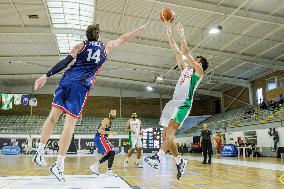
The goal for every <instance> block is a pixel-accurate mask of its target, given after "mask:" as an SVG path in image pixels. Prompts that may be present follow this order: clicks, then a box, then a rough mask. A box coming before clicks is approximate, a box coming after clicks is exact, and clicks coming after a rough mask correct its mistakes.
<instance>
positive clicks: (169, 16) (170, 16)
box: [160, 8, 175, 22]
mask: <svg viewBox="0 0 284 189" xmlns="http://www.w3.org/2000/svg"><path fill="white" fill-rule="evenodd" d="M160 19H161V21H162V22H173V21H174V20H175V12H174V11H173V9H171V8H164V9H163V10H162V12H161V14H160Z"/></svg>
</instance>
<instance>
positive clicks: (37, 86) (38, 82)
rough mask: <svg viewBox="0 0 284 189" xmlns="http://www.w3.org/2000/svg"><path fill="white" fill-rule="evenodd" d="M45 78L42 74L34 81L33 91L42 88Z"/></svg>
mask: <svg viewBox="0 0 284 189" xmlns="http://www.w3.org/2000/svg"><path fill="white" fill-rule="evenodd" d="M46 79H47V76H46V75H45V74H44V75H43V76H41V77H40V78H38V79H37V80H36V81H35V90H37V89H40V88H42V87H43V86H44V84H45V82H46Z"/></svg>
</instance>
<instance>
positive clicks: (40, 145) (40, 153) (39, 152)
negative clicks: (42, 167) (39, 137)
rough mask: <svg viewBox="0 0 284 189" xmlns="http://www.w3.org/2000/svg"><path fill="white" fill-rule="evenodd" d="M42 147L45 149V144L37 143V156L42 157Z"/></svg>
mask: <svg viewBox="0 0 284 189" xmlns="http://www.w3.org/2000/svg"><path fill="white" fill-rule="evenodd" d="M44 147H45V144H43V143H39V144H38V148H37V153H38V154H39V155H43V154H44Z"/></svg>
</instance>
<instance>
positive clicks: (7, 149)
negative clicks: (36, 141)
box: [2, 146, 21, 155]
mask: <svg viewBox="0 0 284 189" xmlns="http://www.w3.org/2000/svg"><path fill="white" fill-rule="evenodd" d="M20 152H21V148H20V147H19V146H4V147H3V148H2V154H4V155H17V154H19V153H20Z"/></svg>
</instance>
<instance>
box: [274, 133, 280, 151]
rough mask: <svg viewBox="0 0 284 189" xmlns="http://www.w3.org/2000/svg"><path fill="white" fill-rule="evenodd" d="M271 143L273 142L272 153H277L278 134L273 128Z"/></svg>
mask: <svg viewBox="0 0 284 189" xmlns="http://www.w3.org/2000/svg"><path fill="white" fill-rule="evenodd" d="M272 136H273V142H274V149H273V150H274V151H277V146H278V142H279V134H278V131H276V130H275V128H273V135H272Z"/></svg>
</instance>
